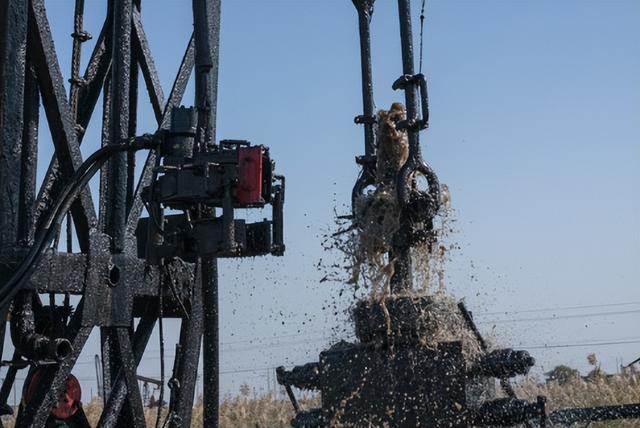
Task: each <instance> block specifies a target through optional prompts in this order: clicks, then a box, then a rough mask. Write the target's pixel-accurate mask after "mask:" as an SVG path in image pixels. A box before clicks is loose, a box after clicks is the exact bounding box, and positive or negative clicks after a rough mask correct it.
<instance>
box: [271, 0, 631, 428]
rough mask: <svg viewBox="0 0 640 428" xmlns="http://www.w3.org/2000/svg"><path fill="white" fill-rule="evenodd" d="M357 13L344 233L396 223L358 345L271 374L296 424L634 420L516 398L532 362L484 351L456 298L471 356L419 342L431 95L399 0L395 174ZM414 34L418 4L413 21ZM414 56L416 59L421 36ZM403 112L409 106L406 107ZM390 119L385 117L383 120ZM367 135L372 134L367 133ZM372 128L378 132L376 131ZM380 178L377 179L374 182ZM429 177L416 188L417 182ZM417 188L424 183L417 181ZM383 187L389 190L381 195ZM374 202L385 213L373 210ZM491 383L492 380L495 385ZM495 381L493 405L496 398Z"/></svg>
mask: <svg viewBox="0 0 640 428" xmlns="http://www.w3.org/2000/svg"><path fill="white" fill-rule="evenodd" d="M352 2H353V4H354V6H355V8H356V10H357V15H358V24H359V33H360V54H361V73H362V99H363V109H364V112H363V114H362V115H359V116H357V117H356V118H355V123H356V124H361V125H363V126H364V155H363V156H359V157H357V158H356V162H357V164H358V165H360V167H361V170H360V175H359V178H358V179H357V181H356V184H355V186H354V188H353V193H352V209H353V215H352V216H351V221H352V223H353V226H352V228H355V229H361V230H362V229H366V228H367V227H369V224H366V223H368V222H371V221H373V222H380V221H383V220H380V219H384V217H385V216H387V215H388V214H387V213H385V212H384V211H385V210H387V211H388V210H390V209H391V208H392V207H394V206H395V209H397V211H394V213H393V214H392V215H393V216H396V217H397V218H398V227H397V229H396V230H395V231H394V233H393V236H392V237H391V238H390V239H389V241H390V243H389V245H388V247H387V248H385V250H384V251H385V252H386V256H385V257H386V261H387V262H388V264H389V266H390V271H391V272H393V273H392V275H391V277H390V280H389V282H390V283H389V291H388V295H386V296H384V297H382V298H380V299H377V300H373V301H372V300H371V299H363V300H361V301H359V302H357V303H356V304H355V306H354V308H353V310H352V318H353V320H354V324H355V335H356V338H357V341H356V342H354V343H348V342H339V343H337V344H335V345H333V346H331V347H330V348H329V349H327V350H326V351H324V352H322V353H321V354H320V356H319V360H318V361H317V362H312V363H308V364H305V365H301V366H296V367H294V368H293V369H291V370H286V369H285V368H284V367H279V368H278V369H277V378H278V381H279V383H280V384H281V385H283V386H284V387H285V389H286V391H287V394H288V396H289V398H290V400H291V402H292V404H293V407H294V410H295V412H296V416H295V418H294V419H293V420H292V425H293V426H294V427H309V428H310V427H330V426H331V427H333V426H349V427H371V426H388V427H407V428H409V427H418V426H420V427H442V428H444V427H447V428H452V427H455V428H467V427H482V426H491V427H495V426H526V427H533V426H540V427H545V426H547V425H548V424H549V425H554V426H555V425H564V426H570V425H571V424H573V423H576V422H581V421H585V422H590V421H599V420H600V421H601V420H611V419H620V418H638V417H640V404H627V405H618V406H605V407H593V408H576V409H561V410H555V411H553V412H548V411H547V406H546V399H545V397H538V398H537V400H535V401H533V402H529V401H526V400H522V399H519V398H518V397H517V396H516V393H515V391H514V388H513V387H512V385H511V384H510V379H511V378H514V377H515V376H518V375H524V374H527V373H528V372H529V370H530V368H531V367H532V366H533V365H534V364H535V360H534V359H533V358H532V357H531V355H529V353H528V352H526V351H517V350H513V349H490V347H489V346H488V345H487V343H486V342H485V340H484V338H483V337H482V335H481V333H480V332H479V330H478V329H477V327H476V325H475V323H474V320H473V317H472V314H471V312H470V311H468V310H467V308H466V306H465V305H464V303H463V302H460V303H458V304H457V305H453V306H452V307H449V308H448V310H449V311H450V312H451V315H452V316H454V317H457V318H458V319H459V320H461V322H462V323H463V324H464V328H465V329H466V330H467V332H468V334H469V335H470V336H471V337H472V340H473V341H474V342H475V344H476V345H477V347H478V353H477V354H476V355H475V356H474V358H468V356H467V355H465V350H464V343H463V341H462V340H442V341H436V343H430V344H429V346H425V344H424V340H423V338H424V337H425V336H427V335H428V334H429V332H428V329H429V324H430V323H433V322H435V319H434V317H435V315H434V311H433V309H432V308H433V305H434V303H435V302H434V298H433V296H430V295H429V294H426V293H423V294H421V293H420V292H418V291H417V290H416V287H415V286H414V281H415V276H414V274H413V272H412V270H413V267H412V248H413V247H415V246H418V245H431V244H435V243H436V242H437V239H438V237H437V233H436V232H435V231H434V218H435V217H436V215H438V213H439V210H440V202H441V198H440V185H439V182H438V178H437V176H436V174H435V172H434V171H433V170H432V168H431V167H430V166H429V165H427V164H426V163H425V161H424V160H423V157H422V154H421V148H420V132H421V131H423V130H425V129H427V127H428V124H429V98H428V94H427V80H426V78H425V76H424V75H423V74H422V73H421V72H419V73H416V72H415V70H414V63H415V61H414V37H413V31H412V30H413V29H412V9H411V4H410V0H398V15H399V21H400V40H401V48H402V74H401V76H400V77H399V78H398V79H397V80H396V81H395V82H393V84H392V85H391V87H392V89H394V90H400V91H404V102H405V104H404V106H402V105H399V104H394V106H392V110H394V109H395V110H396V112H401V114H396V119H395V121H394V123H393V124H392V127H393V131H394V132H399V133H402V134H403V139H405V140H404V141H402V140H398V141H396V144H397V146H396V151H399V150H400V144H406V145H408V152H407V153H406V156H405V155H403V156H400V162H398V163H397V165H395V166H396V168H395V170H393V171H392V175H393V177H392V179H391V180H390V181H389V180H385V178H384V175H388V174H387V173H388V171H387V172H383V173H381V172H382V171H380V168H381V167H385V166H384V161H383V162H381V157H382V156H386V155H385V154H383V153H382V150H384V149H385V148H384V146H383V144H387V143H388V142H387V143H385V142H383V141H382V140H381V138H380V135H381V134H382V133H381V132H380V128H382V127H384V126H387V125H388V124H386V123H381V121H380V119H381V114H378V115H376V112H375V107H374V105H375V104H374V96H373V79H372V62H371V32H370V23H371V20H372V17H373V12H374V3H375V0H352ZM420 18H421V38H422V30H423V23H424V2H423V12H422V14H421V17H420ZM420 43H421V45H420V56H421V57H422V40H421V42H420ZM405 108H406V110H405ZM386 114H387V113H386V112H385V115H386ZM376 128H378V129H377V130H376ZM376 131H378V132H376ZM381 177H383V178H382V179H381ZM420 177H421V178H423V179H422V180H421V181H422V182H423V183H424V182H426V184H427V185H426V188H422V189H421V188H420V186H419V185H418V183H419V181H420V180H419V178H420ZM389 183H391V194H392V195H393V196H392V199H393V202H392V204H389V203H385V204H386V205H385V204H383V205H378V207H377V209H378V210H381V211H383V212H377V213H375V215H367V213H366V212H364V213H363V211H362V208H361V207H362V205H363V203H362V201H363V200H365V203H364V206H365V208H366V209H367V210H371V209H372V208H373V207H374V204H372V203H368V202H366V201H367V199H371V198H375V197H376V196H375V195H376V194H377V193H378V192H379V191H380V189H381V187H383V186H387V187H388V186H389ZM423 187H424V186H423ZM386 190H388V189H386ZM380 207H382V208H380ZM498 381H499V382H498ZM497 384H499V385H500V389H501V390H502V394H501V396H502V398H497V397H498V395H497ZM292 387H297V388H299V389H303V390H311V391H317V392H318V393H319V395H320V398H321V407H319V408H315V409H301V407H300V405H299V403H298V400H297V398H296V396H295V394H294V390H293V388H292Z"/></svg>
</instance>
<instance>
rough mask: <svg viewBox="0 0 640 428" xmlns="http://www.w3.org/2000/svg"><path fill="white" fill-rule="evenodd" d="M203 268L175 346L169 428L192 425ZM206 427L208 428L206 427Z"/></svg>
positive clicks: (200, 329) (200, 270) (200, 269)
mask: <svg viewBox="0 0 640 428" xmlns="http://www.w3.org/2000/svg"><path fill="white" fill-rule="evenodd" d="M202 283H203V279H202V266H198V265H197V266H196V271H195V272H194V282H193V289H192V293H191V308H190V309H191V310H190V311H189V318H186V317H183V318H182V325H181V326H180V340H179V342H178V345H177V346H176V357H175V360H174V363H175V365H174V372H173V376H172V379H171V381H170V384H169V385H170V386H173V389H172V390H171V402H170V405H169V422H168V426H169V428H182V427H189V426H191V414H192V411H193V396H194V392H195V385H196V382H197V380H198V379H197V377H198V376H197V375H198V360H199V359H200V343H201V342H202V331H203V325H202V322H203V314H202V287H201V284H202ZM204 426H206V427H207V428H208V427H209V426H208V425H206V423H205V424H204Z"/></svg>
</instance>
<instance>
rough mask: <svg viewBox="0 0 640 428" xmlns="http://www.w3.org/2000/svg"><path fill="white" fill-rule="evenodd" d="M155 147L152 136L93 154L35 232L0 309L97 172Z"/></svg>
mask: <svg viewBox="0 0 640 428" xmlns="http://www.w3.org/2000/svg"><path fill="white" fill-rule="evenodd" d="M155 147H156V143H155V142H154V141H153V138H152V136H144V137H141V138H140V139H135V140H133V141H129V142H127V143H124V144H112V145H108V146H105V147H102V148H101V149H99V150H97V151H96V152H94V153H93V154H92V155H91V156H89V157H88V158H87V160H86V161H84V162H83V163H82V165H80V167H79V168H78V169H77V170H76V172H75V173H74V174H73V176H72V177H71V179H70V180H69V183H68V184H67V185H66V186H65V187H64V189H63V191H62V192H61V194H60V195H59V197H58V199H57V200H56V203H55V204H54V205H53V207H52V209H51V211H50V212H49V215H48V216H47V217H46V219H45V221H44V222H43V223H41V225H40V227H39V228H38V230H36V234H35V235H36V238H35V240H34V244H33V246H32V247H31V248H30V249H29V252H28V253H27V255H26V256H25V258H24V259H23V260H22V262H21V263H20V265H19V266H18V268H17V269H16V271H15V273H14V274H13V275H12V276H11V278H10V279H9V280H8V281H7V282H6V283H4V284H3V285H2V286H1V287H0V307H4V306H7V305H8V304H9V303H10V302H11V300H12V299H13V297H14V296H15V295H16V293H18V291H20V290H21V289H22V288H23V287H24V285H25V283H26V281H27V280H28V279H29V278H30V277H31V275H32V274H33V271H34V270H35V268H36V267H37V265H38V264H39V262H40V261H41V260H42V257H43V256H44V253H45V251H46V249H47V247H49V245H50V244H51V242H52V240H53V239H54V238H55V234H56V230H57V228H58V227H59V225H60V224H61V222H62V219H63V218H64V215H65V214H66V212H67V211H69V209H70V208H71V205H72V204H73V202H74V201H75V199H76V198H77V197H78V195H79V194H80V192H81V191H82V189H84V187H85V186H86V185H87V184H88V183H89V180H91V178H92V177H93V176H94V175H95V174H96V173H97V172H98V171H99V170H100V168H101V167H102V165H103V164H104V163H105V162H106V161H107V159H108V158H109V157H110V156H112V155H113V154H114V153H118V152H122V151H136V150H142V149H151V148H155Z"/></svg>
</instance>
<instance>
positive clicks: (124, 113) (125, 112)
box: [105, 0, 133, 252]
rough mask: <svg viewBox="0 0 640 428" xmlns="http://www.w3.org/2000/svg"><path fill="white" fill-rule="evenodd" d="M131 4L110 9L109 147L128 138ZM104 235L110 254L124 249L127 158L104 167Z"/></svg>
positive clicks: (122, 1) (119, 2)
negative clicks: (105, 184)
mask: <svg viewBox="0 0 640 428" xmlns="http://www.w3.org/2000/svg"><path fill="white" fill-rule="evenodd" d="M132 12H133V3H132V0H115V2H114V8H113V13H114V15H113V54H112V58H113V62H112V66H111V123H110V128H109V144H122V143H123V142H124V141H125V140H126V139H127V138H128V137H129V91H130V81H131V80H130V76H131V16H132ZM106 192H107V194H106V202H107V204H106V207H105V208H106V213H105V214H106V216H105V226H106V232H107V233H108V234H109V235H110V236H111V239H112V242H111V246H112V249H113V251H115V252H121V251H122V250H123V249H124V240H125V228H126V219H127V154H126V153H125V152H121V153H118V154H116V155H114V156H112V157H111V159H110V160H109V164H108V167H107V188H106Z"/></svg>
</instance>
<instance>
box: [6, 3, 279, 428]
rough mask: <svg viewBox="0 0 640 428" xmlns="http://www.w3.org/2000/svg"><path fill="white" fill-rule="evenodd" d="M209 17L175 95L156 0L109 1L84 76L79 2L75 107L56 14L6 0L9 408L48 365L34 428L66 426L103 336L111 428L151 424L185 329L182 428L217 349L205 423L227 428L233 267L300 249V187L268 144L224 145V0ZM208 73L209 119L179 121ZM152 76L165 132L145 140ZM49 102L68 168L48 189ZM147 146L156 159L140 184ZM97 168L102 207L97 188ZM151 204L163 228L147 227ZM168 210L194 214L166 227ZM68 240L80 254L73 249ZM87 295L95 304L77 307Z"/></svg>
mask: <svg viewBox="0 0 640 428" xmlns="http://www.w3.org/2000/svg"><path fill="white" fill-rule="evenodd" d="M192 6H193V16H194V33H193V35H192V36H191V39H190V41H189V43H188V46H187V47H186V50H185V52H184V55H183V58H182V62H181V64H180V67H179V70H178V71H177V75H176V79H175V81H174V83H173V87H172V90H171V92H170V94H168V96H165V94H164V93H163V91H162V88H161V85H160V81H159V78H158V74H157V72H156V67H155V64H154V60H153V56H152V53H151V49H150V46H149V43H148V41H147V37H146V35H145V31H144V26H143V24H142V20H141V0H106V1H105V8H106V10H107V13H106V18H105V21H104V24H103V26H102V30H101V31H100V34H99V35H98V36H97V40H96V43H95V47H94V49H93V52H92V53H91V56H90V58H89V62H88V66H87V68H86V70H85V72H84V73H83V74H80V54H81V46H82V43H83V42H86V41H87V40H89V39H90V38H91V35H90V34H89V33H87V32H86V31H85V30H84V29H83V10H84V0H76V2H75V14H74V31H73V34H72V37H73V53H72V61H71V62H72V67H71V73H70V79H69V81H70V83H71V90H70V94H69V97H67V95H66V93H65V87H64V84H63V82H64V80H63V73H62V71H61V66H60V63H59V59H58V56H57V54H56V49H55V47H54V44H53V39H52V35H51V30H50V27H49V22H48V19H47V14H46V10H45V4H44V0H3V1H2V2H1V4H0V270H1V275H2V276H1V277H2V278H3V280H2V283H0V312H1V313H0V316H2V317H3V319H10V329H11V337H12V341H13V344H14V346H15V353H14V355H13V358H12V359H11V361H10V362H9V363H8V365H9V368H8V372H7V374H6V376H5V380H4V383H3V385H2V388H1V389H0V403H6V400H7V398H8V395H9V392H10V391H11V388H12V385H13V382H14V381H15V377H16V373H17V371H18V370H20V369H22V368H30V370H29V371H30V374H29V375H28V377H31V375H32V374H33V372H34V368H35V367H39V369H38V379H37V383H36V382H35V380H33V378H32V379H31V382H32V384H29V386H33V390H34V391H35V393H34V394H33V395H32V396H30V397H29V399H28V400H25V401H24V403H23V405H22V406H21V407H20V409H19V411H18V414H17V426H18V427H43V426H45V424H46V423H47V421H48V420H50V419H51V418H52V417H53V414H52V413H51V409H52V407H53V406H54V405H55V404H56V403H57V400H58V397H59V395H60V393H61V392H63V389H64V388H65V384H66V383H67V379H68V378H69V376H70V373H71V371H72V369H73V367H74V364H75V363H76V360H77V358H78V356H79V354H80V352H81V351H82V349H83V348H84V346H85V343H86V341H87V338H88V337H89V334H90V333H91V331H92V330H93V329H94V328H99V329H100V337H101V348H102V349H101V354H102V373H103V374H102V376H101V377H102V379H101V382H100V383H101V385H102V389H103V391H101V395H102V397H103V399H104V410H103V413H102V416H101V418H100V422H99V423H98V426H99V427H116V426H117V427H125V426H126V427H139V428H142V427H144V426H145V417H144V412H143V404H142V399H141V396H140V390H139V387H138V381H137V377H136V369H137V366H138V364H139V363H140V361H141V359H142V357H143V354H144V351H145V349H146V347H147V344H148V341H149V338H150V336H151V333H152V331H153V329H154V326H156V324H159V325H160V327H161V326H162V319H163V318H177V319H179V320H181V329H180V338H179V342H178V344H177V345H176V348H175V360H174V364H173V367H172V372H171V375H170V379H169V381H168V385H169V387H170V388H171V397H170V403H169V417H168V420H167V421H166V423H167V426H169V427H184V426H190V422H191V412H192V406H193V402H194V390H195V384H196V379H197V370H198V362H199V361H198V360H199V356H200V351H201V350H202V353H203V379H204V394H203V400H204V425H205V426H207V427H215V426H217V424H218V420H217V415H218V400H219V392H218V374H219V369H218V294H217V293H218V291H217V290H218V283H217V281H218V276H217V264H216V260H217V258H219V257H245V256H256V255H264V254H274V255H280V254H282V253H283V251H284V243H283V217H282V211H283V202H284V177H281V176H277V175H275V174H274V171H273V168H274V163H273V162H272V161H271V159H270V157H269V151H268V148H266V147H264V146H251V145H250V144H249V143H248V142H246V141H239V140H227V141H221V142H219V143H216V139H215V131H216V126H215V124H216V102H217V86H218V53H219V31H220V0H193V3H192ZM194 70H195V76H194V78H195V87H196V89H195V90H196V94H195V100H196V105H195V106H194V107H193V108H184V107H179V105H180V102H181V100H182V97H183V95H184V93H185V89H186V87H187V82H188V81H189V79H190V76H191V75H192V73H193V72H194ZM140 73H141V75H142V77H143V79H144V82H145V84H146V89H147V92H148V95H149V100H150V103H151V107H152V109H153V112H154V114H155V119H156V121H157V129H152V130H150V131H151V133H150V134H145V135H142V136H139V134H138V123H137V111H138V91H139V88H138V78H139V75H140ZM101 94H102V96H103V114H102V118H101V119H102V148H101V149H100V150H98V151H97V152H96V153H94V154H93V155H91V156H90V157H89V158H88V159H86V160H85V161H84V162H83V159H82V156H81V153H80V144H81V143H82V142H83V140H84V137H85V130H86V129H87V126H88V125H89V122H90V120H92V119H94V118H93V117H92V113H93V111H94V109H95V107H96V103H97V102H98V99H99V97H100V95H101ZM40 106H42V107H44V111H45V115H46V117H45V118H44V119H46V128H47V129H48V130H49V131H50V133H51V138H52V141H53V145H54V147H55V155H54V156H53V159H51V161H50V163H49V167H48V170H47V173H46V175H45V177H44V180H43V181H42V183H41V184H40V186H39V187H37V186H36V163H37V159H38V148H39V147H38V146H39V144H38V140H39V138H38V131H39V129H43V127H42V126H40V122H41V118H40V117H39V109H40ZM94 120H95V119H94ZM43 125H44V124H43ZM137 150H148V151H149V154H148V156H147V159H146V161H145V163H144V165H143V166H142V173H141V174H140V175H139V176H136V174H135V171H136V169H135V156H134V152H135V151H137ZM98 171H100V172H101V174H100V188H99V192H98V193H99V195H97V196H96V198H95V200H97V201H99V204H98V207H95V206H94V202H93V201H94V197H93V195H92V193H93V190H92V189H91V188H90V187H89V186H88V182H89V180H90V178H91V177H92V176H93V175H94V174H96V173H97V172H98ZM38 188H39V191H38V193H36V190H37V189H38ZM265 205H271V206H272V208H273V211H272V212H273V216H272V219H271V220H265V221H263V222H258V223H254V224H248V223H245V221H244V220H238V219H235V218H234V209H236V208H253V207H264V206H265ZM145 207H146V209H147V212H148V213H149V217H148V218H143V219H141V214H142V212H143V208H145ZM166 208H171V209H174V210H179V211H178V212H182V214H177V215H176V214H173V215H170V216H165V215H164V210H165V209H166ZM68 213H70V215H69V214H68ZM65 218H67V219H68V223H67V226H68V227H67V230H66V232H65V231H64V230H62V227H61V226H62V224H63V220H64V219H65ZM61 235H62V238H61ZM65 235H66V236H65ZM65 238H66V243H67V248H66V251H58V250H57V248H58V247H59V242H60V241H61V240H62V242H63V243H64V241H65ZM74 239H77V242H78V244H79V251H77V252H74V251H73V247H72V242H74ZM47 295H48V296H49V298H48V302H47V301H46V298H45V299H44V300H45V301H43V299H42V297H43V296H47ZM71 295H76V296H79V303H77V305H75V307H72V305H71V299H70V296H71ZM134 320H138V321H137V322H134ZM205 327H206V328H205ZM0 331H1V332H2V335H3V337H0V343H4V340H3V339H4V332H5V329H4V328H2V329H0ZM201 344H202V347H201ZM161 349H163V348H162V344H161ZM161 364H162V367H163V368H164V364H163V363H161ZM163 372H164V370H163ZM162 381H163V383H164V382H165V380H164V379H162ZM27 383H29V381H27ZM2 409H4V410H5V411H7V412H8V411H10V408H9V407H8V406H2Z"/></svg>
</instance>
